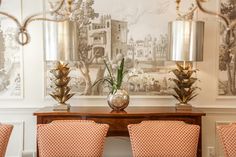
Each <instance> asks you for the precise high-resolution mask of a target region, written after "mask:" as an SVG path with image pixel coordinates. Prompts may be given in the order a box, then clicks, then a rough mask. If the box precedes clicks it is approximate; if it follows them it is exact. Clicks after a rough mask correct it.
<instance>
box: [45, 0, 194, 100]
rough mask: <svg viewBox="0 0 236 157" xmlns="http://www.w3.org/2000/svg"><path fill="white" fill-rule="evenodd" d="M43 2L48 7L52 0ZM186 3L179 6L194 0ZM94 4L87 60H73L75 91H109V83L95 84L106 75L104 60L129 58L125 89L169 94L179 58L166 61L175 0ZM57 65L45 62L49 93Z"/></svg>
mask: <svg viewBox="0 0 236 157" xmlns="http://www.w3.org/2000/svg"><path fill="white" fill-rule="evenodd" d="M50 1H52V0H50ZM85 1H86V0H85ZM90 1H91V0H90ZM44 3H45V4H44V6H45V8H47V7H48V5H47V3H48V1H47V0H44ZM184 3H185V4H184ZM184 3H183V4H181V7H183V6H185V8H184V7H183V8H182V9H183V10H187V9H189V7H190V6H191V3H192V2H191V3H190V2H184ZM186 4H187V5H186ZM186 6H187V7H188V8H186ZM91 8H92V9H94V12H95V13H97V14H98V16H97V17H96V18H95V19H93V20H91V21H90V24H88V25H87V26H86V28H85V30H83V31H84V32H85V38H86V43H87V45H86V46H91V49H90V51H88V53H87V55H86V58H85V59H84V60H81V61H79V62H77V63H70V65H71V67H72V70H71V73H70V76H71V78H72V79H71V82H70V83H71V84H70V86H71V87H72V92H75V93H76V96H78V97H86V98H87V97H95V98H97V97H101V96H106V95H107V93H108V89H107V88H106V85H96V86H93V88H91V87H92V85H93V83H94V82H95V81H96V80H98V79H101V78H103V77H104V76H105V75H107V71H106V70H105V66H104V63H103V59H104V58H106V60H107V61H108V63H109V64H110V65H111V66H112V67H113V68H114V69H115V68H116V67H117V66H118V65H119V63H120V61H121V59H122V58H123V57H125V66H126V70H128V74H127V75H126V78H124V83H123V88H125V89H126V90H127V91H128V92H129V94H130V95H131V96H132V97H138V98H141V97H142V98H143V97H148V98H152V97H157V98H170V95H169V93H170V90H171V89H170V87H171V86H172V82H171V81H170V80H169V78H171V77H173V76H172V74H171V73H170V71H171V69H172V68H173V67H174V66H175V63H174V62H168V61H166V55H167V42H168V41H167V40H168V39H167V31H168V22H169V21H172V20H175V19H176V11H175V8H176V4H175V1H173V0H149V1H148V3H147V1H146V0H129V1H127V0H94V4H92V5H91ZM83 46H84V45H83ZM95 53H99V55H95ZM54 64H55V63H53V62H45V96H48V94H49V93H50V92H51V87H50V84H51V81H50V77H51V74H50V72H49V71H50V69H51V68H52V66H53V65H54Z"/></svg>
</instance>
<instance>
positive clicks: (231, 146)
mask: <svg viewBox="0 0 236 157" xmlns="http://www.w3.org/2000/svg"><path fill="white" fill-rule="evenodd" d="M217 130H218V134H219V137H220V140H221V142H222V144H223V146H224V153H225V157H236V123H233V124H231V125H222V126H218V127H217Z"/></svg>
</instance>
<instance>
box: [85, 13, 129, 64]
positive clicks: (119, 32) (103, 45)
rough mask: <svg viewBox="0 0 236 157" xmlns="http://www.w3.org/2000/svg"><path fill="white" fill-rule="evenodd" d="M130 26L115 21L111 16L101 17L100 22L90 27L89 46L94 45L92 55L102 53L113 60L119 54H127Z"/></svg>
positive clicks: (93, 23) (123, 22)
mask: <svg viewBox="0 0 236 157" xmlns="http://www.w3.org/2000/svg"><path fill="white" fill-rule="evenodd" d="M127 35H128V24H127V22H125V21H118V20H113V19H112V18H111V16H110V15H104V16H101V17H100V19H99V22H92V23H91V24H90V25H89V26H88V44H89V45H92V52H91V53H92V54H95V53H96V52H100V54H103V56H107V57H108V58H109V60H113V59H114V58H115V57H116V56H117V55H118V54H123V55H126V52H127Z"/></svg>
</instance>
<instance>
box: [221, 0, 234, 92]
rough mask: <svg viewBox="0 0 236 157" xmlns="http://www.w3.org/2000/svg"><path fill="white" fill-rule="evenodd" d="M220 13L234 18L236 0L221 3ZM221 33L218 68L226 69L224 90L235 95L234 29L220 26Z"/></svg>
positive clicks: (231, 18)
mask: <svg viewBox="0 0 236 157" xmlns="http://www.w3.org/2000/svg"><path fill="white" fill-rule="evenodd" d="M221 13H222V14H224V15H225V16H227V17H228V18H229V19H230V20H231V21H232V20H234V19H236V1H235V0H229V1H228V2H227V3H221ZM221 35H222V37H223V39H222V43H221V45H220V58H219V70H220V71H227V78H228V81H227V85H225V86H226V87H225V89H226V91H225V92H226V93H227V94H228V95H236V36H235V35H236V29H235V27H234V28H233V29H226V28H225V27H224V26H222V27H221Z"/></svg>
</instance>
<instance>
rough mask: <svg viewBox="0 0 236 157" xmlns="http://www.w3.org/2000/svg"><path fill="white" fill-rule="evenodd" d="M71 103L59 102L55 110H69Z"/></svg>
mask: <svg viewBox="0 0 236 157" xmlns="http://www.w3.org/2000/svg"><path fill="white" fill-rule="evenodd" d="M69 110H70V104H58V105H55V106H54V107H53V111H69Z"/></svg>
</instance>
